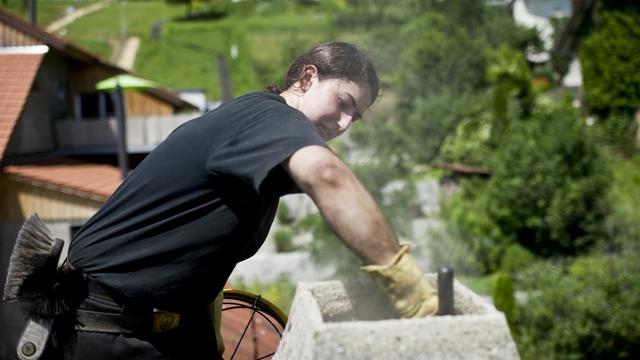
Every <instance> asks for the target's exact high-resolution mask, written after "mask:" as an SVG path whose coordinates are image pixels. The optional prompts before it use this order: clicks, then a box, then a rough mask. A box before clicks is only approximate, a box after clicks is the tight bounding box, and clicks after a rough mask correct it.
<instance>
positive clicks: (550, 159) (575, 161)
mask: <svg viewBox="0 0 640 360" xmlns="http://www.w3.org/2000/svg"><path fill="white" fill-rule="evenodd" d="M507 140H508V141H505V142H504V144H502V148H501V149H500V150H499V151H498V154H497V156H496V158H495V161H494V162H493V166H492V170H493V176H492V177H491V180H490V181H489V184H488V186H487V189H486V190H487V198H488V202H487V204H486V205H487V207H486V208H485V210H486V212H487V214H488V216H489V217H490V218H491V219H492V221H493V222H494V223H495V224H496V225H497V226H498V227H499V228H500V229H501V231H502V233H503V234H504V235H505V236H507V237H509V238H510V239H511V241H510V242H512V241H516V242H518V243H520V244H521V245H523V246H525V247H526V248H528V249H530V250H531V251H533V252H534V253H537V254H540V255H544V256H550V255H554V254H576V253H579V252H582V251H584V250H586V249H588V248H589V246H590V245H592V244H593V243H594V242H595V240H596V239H597V238H599V237H600V236H601V235H602V234H603V232H604V224H603V220H604V217H605V215H606V213H607V210H608V206H607V202H606V196H605V195H606V193H605V191H606V189H607V181H608V176H607V169H606V167H605V166H604V164H603V162H602V160H601V157H600V154H599V152H598V150H597V148H596V145H595V142H594V141H593V139H592V137H591V136H590V134H589V133H588V132H587V128H586V127H585V125H584V124H583V123H582V122H581V121H580V120H579V118H578V117H577V115H576V114H575V112H574V111H573V109H571V108H570V107H569V106H567V105H553V106H546V107H542V106H539V107H538V108H537V111H535V112H534V114H533V115H532V117H531V118H530V119H528V120H527V121H523V122H520V123H519V124H516V126H515V127H514V129H513V132H512V134H511V135H510V136H509V138H508V139H507Z"/></svg>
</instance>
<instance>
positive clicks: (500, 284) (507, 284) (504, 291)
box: [493, 272, 516, 331]
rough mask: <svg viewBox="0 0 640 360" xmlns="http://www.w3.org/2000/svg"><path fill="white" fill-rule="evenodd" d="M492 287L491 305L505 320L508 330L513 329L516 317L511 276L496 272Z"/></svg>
mask: <svg viewBox="0 0 640 360" xmlns="http://www.w3.org/2000/svg"><path fill="white" fill-rule="evenodd" d="M494 281H495V283H494V285H493V304H494V305H495V307H496V309H498V310H500V311H502V312H503V313H504V316H505V317H506V318H507V322H508V323H509V328H511V329H512V331H513V329H514V321H515V316H516V314H515V313H516V298H515V296H514V288H513V279H512V278H511V275H509V274H507V273H504V272H498V273H496V275H495V280H494Z"/></svg>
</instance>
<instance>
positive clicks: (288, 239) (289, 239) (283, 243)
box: [273, 226, 296, 252]
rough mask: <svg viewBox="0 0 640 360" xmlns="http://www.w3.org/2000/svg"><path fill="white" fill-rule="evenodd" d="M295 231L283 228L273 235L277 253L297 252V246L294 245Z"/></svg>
mask: <svg viewBox="0 0 640 360" xmlns="http://www.w3.org/2000/svg"><path fill="white" fill-rule="evenodd" d="M293 236H294V233H293V230H291V228H289V227H284V226H283V227H281V228H279V229H277V230H276V231H275V233H274V234H273V241H274V242H275V244H276V251H277V252H289V251H295V250H296V246H295V245H294V244H293Z"/></svg>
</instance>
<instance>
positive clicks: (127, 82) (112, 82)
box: [96, 74, 160, 92]
mask: <svg viewBox="0 0 640 360" xmlns="http://www.w3.org/2000/svg"><path fill="white" fill-rule="evenodd" d="M118 85H120V88H122V89H127V90H135V89H149V88H159V87H160V84H158V83H157V82H155V81H151V80H147V79H143V78H139V77H137V76H133V75H129V74H120V75H116V76H112V77H110V78H108V79H105V80H102V81H100V82H99V83H97V84H96V90H100V91H110V92H111V91H114V90H115V89H116V86H118Z"/></svg>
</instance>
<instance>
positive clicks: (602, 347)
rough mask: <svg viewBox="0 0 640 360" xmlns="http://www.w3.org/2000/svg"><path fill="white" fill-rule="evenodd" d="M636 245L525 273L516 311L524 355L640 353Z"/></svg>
mask: <svg viewBox="0 0 640 360" xmlns="http://www.w3.org/2000/svg"><path fill="white" fill-rule="evenodd" d="M638 255H640V254H639V253H638V252H637V251H626V252H623V253H620V254H616V255H615V256H612V255H608V254H598V255H592V256H584V257H579V258H578V259H577V260H575V261H574V262H573V263H570V264H568V265H558V264H552V263H541V264H539V265H537V266H534V267H533V268H532V269H531V271H530V272H528V273H527V274H526V276H525V277H524V280H523V283H522V288H523V289H526V291H527V296H526V301H525V302H524V303H523V304H522V305H521V308H520V309H519V311H518V312H517V314H518V316H517V321H516V324H517V325H516V326H517V333H518V336H517V342H518V347H519V350H520V353H521V355H522V357H523V359H536V360H539V359H634V358H638V356H640V312H638V308H639V307H640V282H639V281H638V278H640V262H638Z"/></svg>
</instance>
